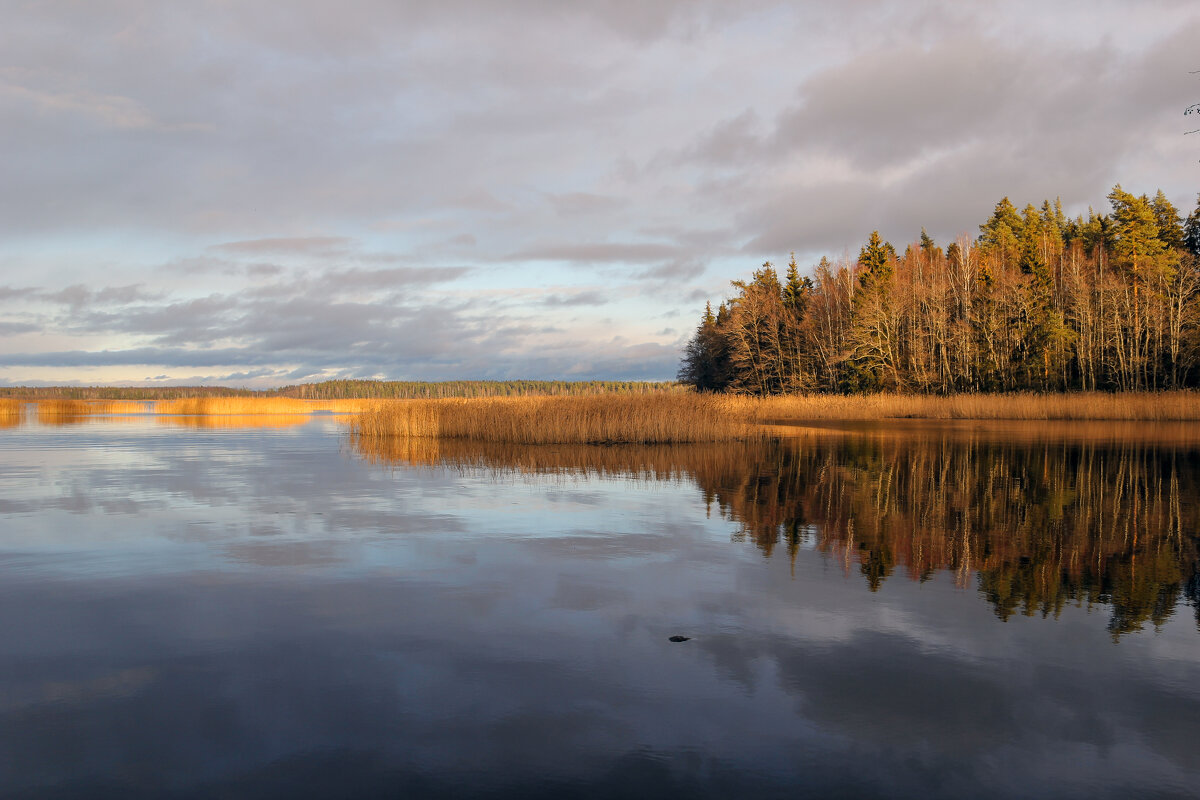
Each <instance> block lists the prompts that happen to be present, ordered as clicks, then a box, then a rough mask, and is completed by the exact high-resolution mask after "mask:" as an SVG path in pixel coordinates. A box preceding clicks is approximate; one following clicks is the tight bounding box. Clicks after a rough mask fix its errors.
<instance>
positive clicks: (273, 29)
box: [0, 0, 1200, 379]
mask: <svg viewBox="0 0 1200 800" xmlns="http://www.w3.org/2000/svg"><path fill="white" fill-rule="evenodd" d="M5 23H6V24H5V25H4V26H3V27H2V28H0V52H3V53H4V54H5V58H4V60H3V62H0V149H2V150H3V152H4V153H5V154H6V157H5V158H4V159H2V160H0V183H2V184H3V185H4V187H5V191H4V192H3V193H0V235H3V236H4V238H5V241H6V245H11V246H7V247H6V252H5V254H4V255H3V260H2V262H0V265H2V269H3V270H4V273H3V275H4V277H3V280H4V281H5V283H6V286H4V287H0V301H8V302H11V303H16V302H21V303H24V302H28V303H31V304H40V306H41V307H40V308H39V309H38V310H37V313H41V311H42V310H43V308H44V309H49V310H46V311H45V316H46V319H48V320H50V322H49V323H48V324H47V325H44V326H42V327H41V328H40V329H41V330H43V331H44V332H46V333H48V334H54V335H61V336H66V337H87V341H86V344H85V343H84V342H83V341H80V340H78V338H77V340H73V341H67V342H61V341H58V342H56V343H55V344H54V345H52V347H54V348H56V352H59V353H69V352H72V351H73V350H74V349H76V347H75V345H78V349H79V350H80V351H84V350H95V351H96V352H97V353H101V352H134V351H141V350H143V349H144V348H159V349H161V350H162V352H164V354H165V356H164V357H170V358H173V359H175V360H174V361H172V362H169V363H171V364H173V365H178V364H179V363H182V362H180V361H179V359H180V358H183V351H187V350H190V349H196V350H198V349H201V348H214V349H215V350H217V351H224V352H225V355H224V356H223V357H226V358H228V357H231V354H232V353H233V352H241V351H242V349H243V348H244V349H247V350H248V349H251V348H254V347H279V348H283V349H282V350H280V351H279V352H285V351H286V352H287V353H288V361H287V364H286V365H282V366H280V365H278V364H277V365H276V367H272V368H278V369H281V370H285V371H287V372H292V371H294V370H309V371H310V374H317V373H319V372H321V371H322V370H337V369H339V368H341V366H345V368H346V369H350V370H359V369H363V370H366V369H378V370H382V371H387V374H393V375H396V376H399V375H401V374H404V375H409V376H416V377H423V376H424V373H423V372H422V371H423V370H429V375H433V374H439V375H449V376H452V377H477V376H479V375H480V374H481V372H486V373H487V374H495V373H496V372H512V373H515V374H522V373H524V372H526V371H528V372H529V373H530V374H531V373H532V372H534V371H542V373H541V374H546V373H545V371H546V370H552V369H561V370H578V369H580V368H581V365H588V364H591V365H597V366H596V368H597V369H601V368H603V369H614V370H617V372H616V373H610V374H608V375H605V376H615V377H621V376H625V375H632V374H633V373H637V374H646V373H647V372H648V371H651V370H658V373H657V376H658V377H669V376H670V375H671V374H673V373H674V366H673V364H672V363H671V362H672V358H668V357H667V355H665V354H663V353H660V352H658V351H647V352H646V353H644V354H643V353H641V352H640V351H638V350H636V349H635V348H632V347H631V348H628V349H625V350H612V349H611V348H609V346H608V345H604V344H600V343H596V342H592V341H589V337H590V336H592V335H594V333H592V334H588V335H584V334H583V333H581V331H584V330H594V328H585V327H582V326H594V325H595V320H594V319H592V318H591V317H589V316H588V309H589V308H590V307H593V306H596V305H597V303H596V302H593V301H597V300H599V299H601V298H600V297H598V296H589V295H588V294H587V291H580V292H577V293H576V294H574V295H571V294H567V293H564V292H561V291H553V292H550V293H549V294H548V292H549V290H550V287H558V286H564V285H575V284H577V283H578V284H580V285H585V286H598V285H603V286H605V287H611V288H606V289H605V291H604V297H605V298H607V299H608V302H607V303H605V309H604V313H605V314H607V315H609V316H610V317H611V318H612V320H613V323H612V324H613V327H614V329H617V330H619V331H620V332H622V333H623V334H625V335H627V336H629V338H630V340H631V341H632V340H635V339H639V338H641V339H650V338H653V336H654V333H653V329H652V328H648V327H646V325H645V321H646V320H647V319H648V318H650V317H651V316H653V315H656V314H667V313H671V312H674V313H676V314H679V313H682V314H684V315H685V316H691V315H694V314H695V313H696V310H697V308H699V307H702V306H703V303H704V301H705V300H709V299H713V300H716V299H719V297H720V293H721V291H722V288H723V287H725V286H727V285H728V284H727V281H728V280H729V279H731V278H738V277H742V276H743V275H744V273H746V272H748V271H749V270H750V269H752V268H753V267H755V266H756V265H757V264H760V263H762V261H764V260H767V259H770V260H772V261H777V262H778V261H782V260H786V254H787V252H788V251H790V250H795V251H797V253H798V255H799V256H800V257H801V259H802V260H803V259H807V258H809V257H812V258H813V259H814V260H815V258H816V257H818V256H819V255H821V254H828V255H830V256H832V257H834V258H837V257H839V256H840V255H841V254H843V253H846V252H857V249H858V247H859V246H860V245H861V243H862V241H864V240H865V237H866V235H867V234H868V233H869V232H870V231H871V230H873V229H879V230H880V231H881V232H882V233H883V234H884V236H885V237H886V238H888V239H890V240H892V241H893V242H894V243H896V244H898V245H901V244H903V243H904V242H906V241H907V240H909V239H911V238H913V237H915V236H916V235H917V234H918V233H919V231H920V229H921V228H922V227H925V228H926V229H928V230H929V232H930V233H931V234H933V235H934V236H935V237H936V238H938V239H939V240H941V241H945V240H947V239H949V238H951V237H953V236H956V235H958V234H959V233H962V232H964V231H966V232H973V231H974V230H975V226H976V225H978V224H979V222H980V221H982V219H983V218H984V217H985V216H986V214H987V213H988V211H989V210H990V209H991V207H992V206H993V205H994V203H995V202H996V201H997V200H998V199H999V198H1000V197H1002V196H1005V195H1007V196H1010V197H1012V198H1013V200H1014V201H1016V202H1018V203H1024V202H1028V201H1032V202H1040V201H1041V200H1042V199H1044V198H1053V197H1055V196H1059V195H1061V196H1062V198H1063V201H1064V203H1065V204H1066V205H1067V207H1068V209H1069V210H1075V211H1081V210H1083V209H1085V208H1086V206H1087V205H1088V204H1089V203H1090V204H1095V205H1097V206H1102V205H1103V204H1104V200H1103V198H1104V195H1105V194H1106V193H1107V191H1108V189H1109V188H1110V187H1111V186H1112V184H1114V183H1116V182H1118V181H1120V182H1121V183H1122V184H1123V185H1125V186H1126V187H1127V188H1131V189H1134V190H1136V191H1139V192H1140V191H1147V192H1153V191H1154V190H1155V189H1156V188H1158V187H1161V188H1163V189H1164V190H1165V191H1166V192H1167V194H1168V196H1169V197H1171V199H1172V200H1174V201H1175V202H1176V203H1177V204H1179V205H1180V206H1181V208H1184V209H1185V211H1186V210H1190V204H1191V202H1192V200H1193V199H1194V186H1195V184H1196V180H1195V179H1196V172H1195V169H1197V166H1196V161H1197V156H1196V149H1195V147H1194V145H1193V143H1192V138H1194V137H1191V138H1185V137H1183V136H1182V133H1183V131H1184V130H1186V127H1185V125H1184V120H1183V119H1182V118H1181V116H1180V115H1181V112H1182V108H1183V107H1184V106H1186V105H1187V103H1188V102H1192V101H1193V100H1194V99H1195V98H1196V97H1197V96H1198V95H1200V91H1198V90H1200V86H1198V85H1197V81H1196V79H1195V76H1192V75H1189V74H1188V70H1191V69H1195V68H1196V64H1195V60H1194V57H1193V55H1192V54H1193V51H1194V42H1195V41H1196V39H1197V37H1200V12H1198V11H1196V10H1195V9H1193V7H1192V5H1190V4H1187V3H1185V2H1175V1H1174V0H1162V1H1161V2H1148V3H1139V4H1137V5H1136V7H1134V6H1130V5H1128V4H1124V3H1119V2H1098V3H1083V2H1075V1H1074V0H1072V1H1071V2H1065V3H1061V4H1054V5H1053V6H1046V5H1044V4H1034V3H1032V2H1030V3H1013V4H1001V5H995V4H991V5H978V4H976V5H964V4H953V3H948V2H942V1H941V0H921V1H920V2H916V3H897V2H886V1H885V0H858V1H857V2H851V3H843V4H838V5H836V6H832V5H831V6H828V7H825V6H809V7H802V6H797V5H796V4H787V3H779V2H770V1H769V0H761V1H759V0H754V1H753V2H747V3H737V4H729V3H720V2H715V0H701V1H700V2H684V0H668V2H663V3H651V4H647V3H640V2H633V0H622V1H621V2H616V3H604V4H562V3H556V2H551V0H518V1H517V2H514V3H507V4H505V6H504V8H503V9H498V8H497V7H496V6H495V5H494V4H491V3H486V2H483V0H451V2H446V3H439V4H422V3H399V4H398V3H391V2H384V0H368V1H367V2H364V3H358V4H355V5H354V6H353V7H352V8H346V9H343V8H338V9H334V8H332V7H330V6H328V5H327V4H325V3H320V2H316V0H299V2H295V3H287V4H283V3H255V4H233V5H230V4H225V3H218V2H198V3H194V4H187V5H155V4H143V3H137V2H113V3H100V4H88V5H87V6H85V7H72V8H71V10H70V12H69V13H68V12H67V11H65V10H64V9H62V8H61V7H57V6H54V5H53V4H51V5H45V4H32V5H24V6H21V7H19V8H15V9H11V10H10V13H8V14H7V16H6V19H5ZM564 267H565V268H568V269H570V270H571V273H570V274H569V275H567V274H566V273H565V270H564ZM98 275H102V276H103V277H97V276H98ZM105 285H108V286H109V287H110V288H108V289H105V288H101V287H103V286H105ZM30 286H36V287H38V288H36V289H30V288H21V287H30ZM465 298H467V299H465ZM651 302H652V303H654V304H657V305H658V306H660V308H657V309H651V310H650V311H649V313H648V312H647V305H649V304H650V303H651ZM278 314H295V315H297V316H296V318H295V319H293V320H279V319H274V318H273V317H272V315H278ZM489 314H490V316H489ZM556 314H557V315H558V316H555V315H556ZM568 314H571V315H574V316H573V318H572V319H573V321H572V322H570V323H567V322H565V321H564V320H565V318H566V317H567V315H568ZM33 323H34V320H33V319H24V318H22V319H19V320H17V319H13V320H11V321H10V322H7V323H5V324H6V325H9V326H10V327H9V328H8V329H7V330H9V331H10V332H16V331H18V330H25V329H24V328H12V327H11V326H13V325H17V326H23V325H27V324H33ZM39 324H40V318H39ZM419 325H424V326H425V327H424V328H420V327H418V326H419ZM523 326H528V327H530V328H546V329H549V328H553V329H557V330H558V331H559V332H556V333H551V332H547V331H543V332H541V333H520V334H518V331H523V330H525V327H523ZM573 326H580V327H573ZM688 327H690V324H689V325H681V326H680V328H681V329H685V330H686V329H687V328H688ZM26 332H28V331H26ZM435 333H436V335H446V336H459V337H464V338H462V339H461V341H465V342H468V343H469V346H468V347H457V348H456V347H453V346H449V345H448V346H445V347H440V348H439V347H434V346H432V345H427V346H421V347H417V346H415V345H413V346H411V347H410V346H408V345H405V344H402V345H399V346H397V345H395V342H396V341H397V337H399V336H412V337H414V338H415V339H418V340H428V339H429V338H430V337H431V336H433V335H435ZM10 335H11V334H10ZM322 337H324V338H325V339H326V340H327V341H328V342H329V344H328V345H327V346H319V345H317V344H315V342H316V341H317V340H319V339H321V338H322ZM551 340H552V341H553V342H554V344H553V345H552V346H551V347H550V350H547V347H548V346H549V342H550V341H551ZM335 343H336V344H335ZM2 347H3V345H0V348H2ZM180 348H181V349H180ZM337 348H341V350H340V352H341V353H342V354H343V355H344V356H345V357H346V358H347V362H346V364H344V365H337V364H336V363H335V362H336V361H337V357H336V356H337V353H338V352H339V350H338V349H337ZM567 348H575V350H574V351H572V352H568V349H567ZM10 349H11V348H10ZM389 349H390V350H389ZM360 351H369V352H360ZM376 351H377V352H376ZM389 351H390V352H391V353H392V356H391V357H389V356H387V355H385V353H387V352H389ZM434 351H437V352H434ZM547 352H552V353H553V356H552V357H551V356H546V355H545V354H546V353H547ZM372 353H374V354H372ZM325 354H328V355H325ZM643 355H645V357H646V358H648V359H650V361H648V362H647V363H644V364H643V363H638V362H636V361H635V359H637V358H640V357H642V356H643ZM18 356H21V357H26V356H28V357H30V358H35V359H36V357H35V356H33V355H32V354H23V356H22V354H10V355H9V356H5V357H6V358H16V357H18ZM310 356H311V357H312V358H313V359H315V360H313V361H312V362H311V363H310V362H306V361H303V359H305V358H308V357H310ZM139 357H145V355H142V356H139ZM189 357H191V356H189ZM194 357H195V358H200V357H199V356H194ZM269 357H275V356H274V355H273V354H271V355H270V356H269ZM406 359H408V360H406ZM166 363H168V362H164V365H165V364H166ZM210 363H211V362H210ZM221 366H228V367H229V371H228V372H227V373H226V374H230V375H234V374H238V371H239V369H241V370H242V371H244V372H250V371H253V369H252V368H258V367H262V368H266V367H267V365H266V364H262V363H258V362H239V363H238V364H227V365H221ZM162 371H163V370H161V369H156V370H153V371H152V372H151V374H158V373H161V372H162ZM140 374H144V371H143V372H142V373H139V375H140ZM571 374H579V373H578V372H572V373H571ZM18 375H19V373H18V372H16V371H13V370H11V369H10V370H9V371H8V372H7V373H6V375H5V376H3V377H5V378H16V377H17V376H18ZM71 377H72V376H70V375H68V374H64V379H70V378H71ZM260 377H261V376H260ZM597 377H604V376H600V375H598V376H597Z"/></svg>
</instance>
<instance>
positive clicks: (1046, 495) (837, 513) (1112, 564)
mask: <svg viewBox="0 0 1200 800" xmlns="http://www.w3.org/2000/svg"><path fill="white" fill-rule="evenodd" d="M1197 467H1198V462H1197V457H1196V454H1195V453H1194V452H1193V451H1190V450H1182V449H1176V448H1173V447H1171V446H1169V445H1165V444H1161V443H1160V444H1154V443H1148V442H1146V441H1142V440H1137V439H1126V440H1123V441H1116V442H1109V443H1097V442H1095V441H1091V442H1088V441H1084V442H1079V441H1075V442H1071V441H1067V440H1062V441H1058V442H1053V441H1044V442H1041V443H1037V444H1029V443H1013V442H1005V441H1000V440H996V439H995V438H990V437H981V436H979V435H978V434H976V435H971V434H964V435H958V436H942V437H936V436H908V437H890V438H888V437H871V436H868V435H857V436H846V437H836V436H832V437H830V436H827V437H822V438H814V439H812V440H810V441H808V442H805V443H801V444H797V445H780V446H777V447H776V448H774V450H773V451H772V452H770V453H769V454H768V455H767V457H766V459H765V460H764V461H762V462H760V464H759V465H758V467H757V468H755V469H753V470H750V471H749V472H748V473H747V474H746V475H745V476H744V477H742V478H741V479H740V480H738V479H736V478H734V479H732V480H730V478H731V476H725V477H724V479H723V482H722V483H721V484H720V485H719V487H718V488H717V489H716V491H715V493H713V492H712V491H711V490H706V492H709V493H710V494H715V499H716V501H717V502H718V503H719V504H720V506H721V508H722V509H723V510H724V511H725V512H726V513H727V514H728V516H729V517H730V518H732V519H735V520H737V521H738V522H739V523H740V524H741V526H742V535H743V536H744V537H746V538H749V539H751V540H753V541H754V543H755V544H756V545H757V546H758V547H759V548H760V549H762V551H763V552H764V553H766V554H768V555H770V554H771V553H772V552H773V551H774V550H775V548H777V547H778V546H779V545H780V544H784V545H785V546H786V548H787V549H788V551H789V554H790V555H791V556H792V557H794V555H795V551H796V548H797V547H798V545H799V543H800V541H801V539H802V534H801V533H800V532H801V531H805V530H809V531H812V532H813V533H812V534H811V535H814V536H816V539H817V541H816V544H817V546H818V547H819V549H821V550H822V551H824V552H826V553H828V554H830V555H831V556H832V557H834V558H835V559H837V560H839V561H840V562H842V563H843V564H845V565H846V568H847V569H851V568H853V567H855V566H856V567H857V569H858V570H859V571H860V572H861V573H862V575H863V576H864V577H865V578H866V581H867V584H868V586H870V588H871V589H872V590H875V589H877V588H879V586H880V585H881V584H882V582H883V581H884V579H886V578H887V577H888V576H890V575H891V574H893V572H894V571H895V570H896V569H897V568H901V567H902V568H903V569H904V570H905V572H906V573H907V575H908V576H909V577H910V578H912V579H914V580H925V579H927V578H928V577H929V576H931V575H932V574H933V573H934V572H936V571H939V570H947V571H950V572H952V573H953V574H954V575H955V576H956V580H957V581H958V582H959V583H960V584H965V583H966V582H967V581H968V580H969V577H970V575H971V574H972V573H976V574H978V581H979V588H980V591H982V592H983V594H984V595H985V596H986V597H987V598H988V600H989V601H990V602H991V603H992V605H993V606H994V607H995V610H996V613H997V615H999V616H1000V617H1001V618H1008V617H1009V616H1010V615H1011V614H1013V613H1016V612H1018V611H1019V612H1021V613H1024V614H1034V613H1041V614H1043V615H1047V614H1057V613H1058V612H1059V611H1060V610H1061V609H1062V608H1063V606H1064V605H1066V604H1067V603H1087V604H1089V605H1090V604H1096V603H1104V604H1107V605H1109V606H1110V607H1111V609H1112V618H1111V620H1110V624H1109V625H1110V630H1112V632H1113V634H1114V635H1118V634H1121V633H1125V632H1128V631H1132V630H1138V629H1140V628H1141V627H1142V625H1143V624H1144V623H1146V622H1147V621H1148V622H1151V623H1153V624H1154V625H1160V624H1162V623H1163V622H1165V621H1166V619H1167V618H1168V617H1170V615H1171V613H1172V612H1173V611H1174V608H1175V604H1176V602H1177V601H1178V598H1179V596H1180V594H1181V593H1182V594H1183V595H1184V596H1185V597H1186V598H1187V599H1188V600H1189V601H1190V602H1193V603H1195V602H1196V601H1197V599H1198V596H1197V594H1198V593H1197V589H1198V588H1200V583H1198V582H1197V578H1196V572H1197V567H1198V558H1200V556H1198V545H1200V539H1198V536H1200V533H1198V529H1197V522H1198V521H1200V520H1198V516H1200V515H1198V513H1197V509H1196V507H1195V505H1194V504H1192V503H1191V502H1190V498H1194V497H1196V496H1197V490H1198V489H1200V487H1198V486H1197V477H1198V473H1197ZM1185 501H1188V502H1185Z"/></svg>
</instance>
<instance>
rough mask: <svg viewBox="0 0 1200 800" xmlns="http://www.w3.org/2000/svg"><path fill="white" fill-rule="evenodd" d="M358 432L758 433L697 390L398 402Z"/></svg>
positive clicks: (680, 438) (592, 437)
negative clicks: (669, 392)
mask: <svg viewBox="0 0 1200 800" xmlns="http://www.w3.org/2000/svg"><path fill="white" fill-rule="evenodd" d="M351 426H352V430H353V432H354V434H355V435H356V436H358V437H389V436H399V437H418V438H421V437H438V438H444V439H469V440H473V441H481V442H512V443H517V444H617V443H632V444H663V443H669V442H712V441H728V440H732V439H745V438H757V437H758V436H759V434H758V432H757V430H756V429H755V428H754V427H753V426H750V425H747V424H746V423H745V422H744V421H742V420H739V419H736V418H734V417H731V416H730V415H729V414H727V413H725V411H724V401H723V399H722V398H717V397H713V396H711V395H701V394H693V393H688V394H683V393H679V394H674V393H672V394H667V393H662V394H648V395H615V394H612V395H599V396H577V397H517V398H472V399H447V400H397V401H392V402H390V403H387V404H385V405H380V406H378V407H377V408H374V409H371V410H368V411H366V412H364V413H362V414H360V415H359V416H358V417H357V418H355V419H354V420H353V422H352V423H351Z"/></svg>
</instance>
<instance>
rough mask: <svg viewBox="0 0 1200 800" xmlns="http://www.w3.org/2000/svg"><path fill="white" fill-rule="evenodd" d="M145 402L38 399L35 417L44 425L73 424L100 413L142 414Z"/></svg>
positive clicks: (144, 410) (145, 406) (145, 408)
mask: <svg viewBox="0 0 1200 800" xmlns="http://www.w3.org/2000/svg"><path fill="white" fill-rule="evenodd" d="M146 410H147V404H146V403H144V402H140V401H136V400H38V401H37V418H38V422H41V423H42V424H44V425H74V424H78V423H81V422H86V421H87V420H88V419H90V418H92V417H96V416H100V415H111V414H142V413H145V412H146Z"/></svg>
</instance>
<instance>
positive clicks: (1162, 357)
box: [679, 185, 1200, 395]
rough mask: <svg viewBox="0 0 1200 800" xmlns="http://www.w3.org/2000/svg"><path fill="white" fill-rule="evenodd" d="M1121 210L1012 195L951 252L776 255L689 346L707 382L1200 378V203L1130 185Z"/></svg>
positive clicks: (933, 383)
mask: <svg viewBox="0 0 1200 800" xmlns="http://www.w3.org/2000/svg"><path fill="white" fill-rule="evenodd" d="M1108 200H1109V203H1110V205H1111V211H1110V212H1109V213H1107V214H1098V213H1095V212H1094V211H1091V210H1089V213H1088V215H1087V217H1086V218H1084V217H1083V216H1082V215H1080V216H1078V217H1075V218H1073V219H1072V218H1068V217H1067V216H1066V215H1065V214H1064V213H1063V210H1062V205H1061V202H1059V201H1055V202H1053V203H1051V202H1050V201H1048V200H1047V201H1046V202H1043V203H1042V205H1041V207H1040V208H1038V207H1035V206H1034V205H1032V204H1031V205H1027V206H1026V207H1025V208H1024V210H1018V208H1017V207H1016V206H1014V205H1013V204H1012V203H1011V202H1010V201H1009V199H1008V198H1007V197H1006V198H1004V199H1003V200H1001V201H1000V202H999V203H997V204H996V207H995V210H994V211H993V212H992V214H991V216H990V217H989V218H988V219H987V221H985V222H984V223H983V224H982V225H980V226H979V235H978V236H977V237H974V238H972V237H970V236H969V235H963V236H961V237H959V238H958V240H957V241H954V242H950V243H948V244H947V245H946V246H945V247H943V246H941V245H940V244H939V243H937V242H935V241H934V240H933V239H932V238H930V237H929V236H928V235H927V234H926V233H925V231H924V230H922V231H921V236H920V238H919V239H918V240H917V241H915V242H913V243H912V244H909V245H908V246H906V247H905V248H904V250H903V252H900V251H898V250H897V248H895V247H894V246H893V245H892V244H890V243H889V242H886V241H883V240H882V239H881V238H880V236H879V234H878V232H874V233H872V234H871V235H870V237H869V239H868V240H867V243H866V244H865V245H863V247H862V249H861V251H860V252H859V255H858V259H857V260H856V261H855V262H853V263H844V262H843V263H832V262H830V261H829V259H827V258H822V259H821V261H820V263H819V264H817V266H816V268H815V269H814V270H813V274H812V275H811V276H804V277H802V276H801V272H800V268H799V266H798V265H797V264H796V260H795V257H794V256H793V257H792V259H791V262H790V263H789V264H788V266H787V269H786V272H785V273H784V275H783V277H782V278H781V277H780V275H779V273H778V272H777V270H776V269H775V267H774V266H773V265H772V264H771V263H770V262H768V263H765V264H763V266H762V267H761V268H760V269H757V270H755V271H754V273H753V274H752V276H751V278H750V280H748V281H733V282H732V286H733V288H734V289H735V294H734V295H733V296H732V297H731V298H729V299H728V300H726V301H725V302H723V303H721V305H720V307H719V308H718V309H717V310H716V312H714V311H713V309H712V307H711V305H709V306H708V307H706V309H705V312H704V316H703V318H702V319H701V321H700V324H699V326H698V327H697V329H696V332H695V334H694V335H693V336H692V338H691V340H690V341H689V342H688V345H687V348H686V351H685V354H684V358H683V362H682V365H681V367H680V370H679V379H680V380H681V381H682V382H684V383H687V384H690V385H692V386H694V387H696V388H697V389H701V390H708V391H730V392H741V393H751V394H758V395H767V394H780V393H788V392H842V393H852V392H868V391H901V392H927V393H942V394H946V393H952V392H977V391H987V392H1003V391H1018V390H1025V391H1029V390H1032V391H1078V390H1084V391H1095V390H1102V391H1103V390H1109V391H1133V390H1155V389H1176V388H1185V387H1195V386H1198V385H1200V202H1198V204H1197V208H1196V210H1194V211H1193V212H1192V213H1191V214H1190V215H1189V216H1188V217H1187V219H1186V220H1184V219H1183V218H1182V217H1181V215H1180V212H1179V211H1178V210H1177V209H1176V208H1175V207H1174V206H1173V205H1172V204H1171V203H1170V201H1168V200H1167V198H1166V196H1165V195H1164V194H1163V193H1162V192H1161V191H1159V192H1158V193H1157V194H1156V195H1155V197H1154V198H1153V199H1151V198H1150V197H1148V196H1146V195H1141V196H1135V195H1133V194H1130V193H1129V192H1126V191H1125V190H1124V189H1122V188H1121V186H1120V185H1117V186H1116V187H1114V188H1113V190H1112V192H1110V193H1109V195H1108Z"/></svg>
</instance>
